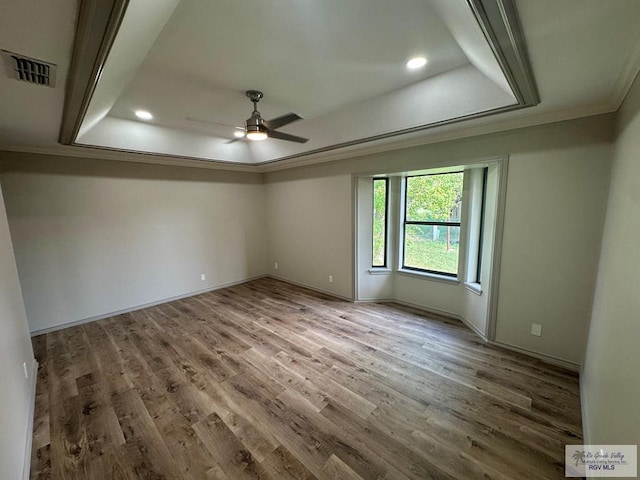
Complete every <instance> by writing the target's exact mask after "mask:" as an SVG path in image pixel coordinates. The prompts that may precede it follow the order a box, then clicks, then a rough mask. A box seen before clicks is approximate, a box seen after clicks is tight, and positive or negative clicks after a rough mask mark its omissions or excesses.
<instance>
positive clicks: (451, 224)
mask: <svg viewBox="0 0 640 480" xmlns="http://www.w3.org/2000/svg"><path fill="white" fill-rule="evenodd" d="M452 174H462V175H463V178H464V170H459V171H452V172H441V173H426V174H422V175H407V176H405V177H403V182H402V183H403V187H404V188H403V190H404V192H403V193H404V200H403V202H402V244H401V252H400V253H401V267H400V268H399V272H404V273H408V274H411V273H413V274H418V275H422V276H425V277H435V278H437V277H444V278H443V280H444V279H452V280H458V274H459V272H460V252H461V251H460V249H458V271H457V272H455V273H450V272H441V271H439V270H430V269H427V268H419V267H410V266H407V265H406V264H405V253H406V252H405V250H406V238H407V225H427V226H429V225H431V226H434V225H435V226H444V227H458V228H460V238H462V218H460V220H459V221H457V222H448V221H447V222H438V221H433V220H429V221H418V220H407V199H408V190H409V189H408V182H409V179H410V178H416V177H432V176H435V175H452Z"/></svg>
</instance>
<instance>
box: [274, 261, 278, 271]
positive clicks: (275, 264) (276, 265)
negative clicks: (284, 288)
mask: <svg viewBox="0 0 640 480" xmlns="http://www.w3.org/2000/svg"><path fill="white" fill-rule="evenodd" d="M273 268H275V269H276V270H277V269H278V262H276V263H274V264H273Z"/></svg>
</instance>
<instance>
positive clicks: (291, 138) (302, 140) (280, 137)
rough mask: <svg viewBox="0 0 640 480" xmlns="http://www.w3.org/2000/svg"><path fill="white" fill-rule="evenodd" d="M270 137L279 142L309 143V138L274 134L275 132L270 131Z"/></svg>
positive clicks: (279, 133) (280, 133)
mask: <svg viewBox="0 0 640 480" xmlns="http://www.w3.org/2000/svg"><path fill="white" fill-rule="evenodd" d="M268 135H269V138H277V139H278V140H287V141H289V142H296V143H307V142H308V141H309V139H308V138H302V137H296V136H295V135H289V134H288V133H282V132H274V131H273V130H269V132H268Z"/></svg>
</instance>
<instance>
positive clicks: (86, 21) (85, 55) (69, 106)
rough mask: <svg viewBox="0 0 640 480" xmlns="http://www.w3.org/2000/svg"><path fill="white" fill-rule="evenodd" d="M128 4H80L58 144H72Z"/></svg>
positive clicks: (94, 0) (85, 0)
mask: <svg viewBox="0 0 640 480" xmlns="http://www.w3.org/2000/svg"><path fill="white" fill-rule="evenodd" d="M128 3H129V0H81V2H80V11H79V14H78V21H77V26H76V37H75V40H74V47H73V54H72V58H71V68H70V69H69V76H68V79H67V88H66V95H65V102H64V110H63V114H62V123H61V125H60V136H59V141H60V143H61V144H63V145H71V144H73V143H74V142H75V140H76V137H77V136H78V132H79V131H80V125H81V124H82V120H83V119H84V116H85V114H86V111H87V107H88V105H89V101H90V100H91V96H92V95H93V92H94V90H95V88H96V85H97V83H98V80H99V79H100V74H101V73H102V69H103V68H104V64H105V62H106V60H107V57H108V55H109V51H110V50H111V46H112V45H113V42H114V40H115V38H116V35H117V33H118V29H119V27H120V24H121V23H122V19H123V18H124V14H125V12H126V9H127V5H128Z"/></svg>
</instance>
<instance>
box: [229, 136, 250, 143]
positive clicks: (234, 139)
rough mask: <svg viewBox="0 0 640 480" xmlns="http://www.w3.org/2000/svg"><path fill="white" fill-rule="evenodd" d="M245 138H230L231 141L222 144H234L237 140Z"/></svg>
mask: <svg viewBox="0 0 640 480" xmlns="http://www.w3.org/2000/svg"><path fill="white" fill-rule="evenodd" d="M244 139H245V137H236V138H232V139H231V140H229V141H228V142H224V143H235V142H237V141H239V140H244Z"/></svg>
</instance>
